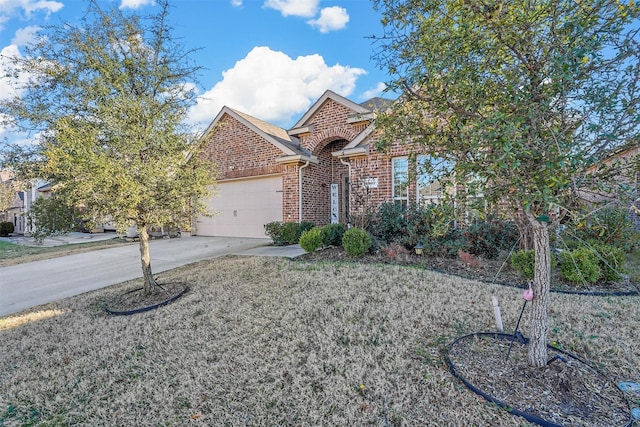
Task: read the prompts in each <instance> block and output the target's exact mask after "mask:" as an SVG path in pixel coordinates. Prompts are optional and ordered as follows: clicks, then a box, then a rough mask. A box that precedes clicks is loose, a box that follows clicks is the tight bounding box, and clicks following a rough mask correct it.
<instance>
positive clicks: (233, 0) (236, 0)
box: [231, 0, 242, 7]
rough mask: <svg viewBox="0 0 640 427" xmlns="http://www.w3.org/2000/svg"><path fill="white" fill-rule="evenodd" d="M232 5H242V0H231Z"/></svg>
mask: <svg viewBox="0 0 640 427" xmlns="http://www.w3.org/2000/svg"><path fill="white" fill-rule="evenodd" d="M231 6H233V7H240V6H242V0H231Z"/></svg>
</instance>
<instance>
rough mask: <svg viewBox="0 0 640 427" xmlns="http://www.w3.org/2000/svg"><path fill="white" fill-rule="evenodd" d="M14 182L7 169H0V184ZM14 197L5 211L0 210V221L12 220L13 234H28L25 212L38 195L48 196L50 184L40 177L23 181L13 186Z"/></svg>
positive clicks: (26, 212)
mask: <svg viewBox="0 0 640 427" xmlns="http://www.w3.org/2000/svg"><path fill="white" fill-rule="evenodd" d="M13 182H14V178H13V174H12V173H11V172H9V171H6V170H3V171H0V185H6V186H8V185H11V184H12V183H13ZM13 191H14V197H13V201H12V203H11V206H10V207H9V209H8V210H7V211H6V212H0V220H1V221H10V222H13V226H14V231H13V232H14V234H29V232H30V228H29V224H28V221H27V214H28V212H29V210H30V209H31V206H32V205H33V202H35V201H36V199H38V198H40V197H48V195H49V194H50V192H51V186H50V185H49V184H48V183H47V182H46V181H43V180H41V179H34V180H31V181H29V182H27V183H23V185H21V186H20V187H16V186H14V187H13Z"/></svg>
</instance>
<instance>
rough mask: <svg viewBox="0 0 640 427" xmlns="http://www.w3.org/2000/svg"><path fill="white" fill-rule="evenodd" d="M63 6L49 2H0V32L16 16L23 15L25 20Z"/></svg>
mask: <svg viewBox="0 0 640 427" xmlns="http://www.w3.org/2000/svg"><path fill="white" fill-rule="evenodd" d="M63 6H64V5H63V4H62V3H61V2H58V1H51V0H0V31H2V29H3V28H4V23H5V22H7V21H9V20H10V19H11V18H13V17H15V16H16V15H23V16H24V17H26V18H27V19H30V18H31V15H32V14H33V13H35V12H40V11H42V12H45V13H46V14H47V15H49V14H51V13H54V12H57V11H59V10H60V9H62V8H63Z"/></svg>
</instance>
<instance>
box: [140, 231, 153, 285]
mask: <svg viewBox="0 0 640 427" xmlns="http://www.w3.org/2000/svg"><path fill="white" fill-rule="evenodd" d="M138 236H139V237H140V261H141V262H142V276H143V277H144V293H145V295H149V294H150V293H152V292H153V290H154V287H155V284H156V282H155V280H153V274H152V273H151V257H150V256H149V233H148V231H147V227H146V226H140V227H138Z"/></svg>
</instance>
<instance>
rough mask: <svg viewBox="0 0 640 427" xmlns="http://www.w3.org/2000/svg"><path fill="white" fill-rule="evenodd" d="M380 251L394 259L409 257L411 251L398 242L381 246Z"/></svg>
mask: <svg viewBox="0 0 640 427" xmlns="http://www.w3.org/2000/svg"><path fill="white" fill-rule="evenodd" d="M380 251H381V252H382V253H383V254H384V256H385V257H387V258H389V259H392V260H398V259H407V258H409V254H410V253H411V252H410V251H409V250H408V249H407V248H405V247H404V246H402V245H398V244H397V243H390V244H389V245H388V246H385V247H383V248H381V249H380Z"/></svg>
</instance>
